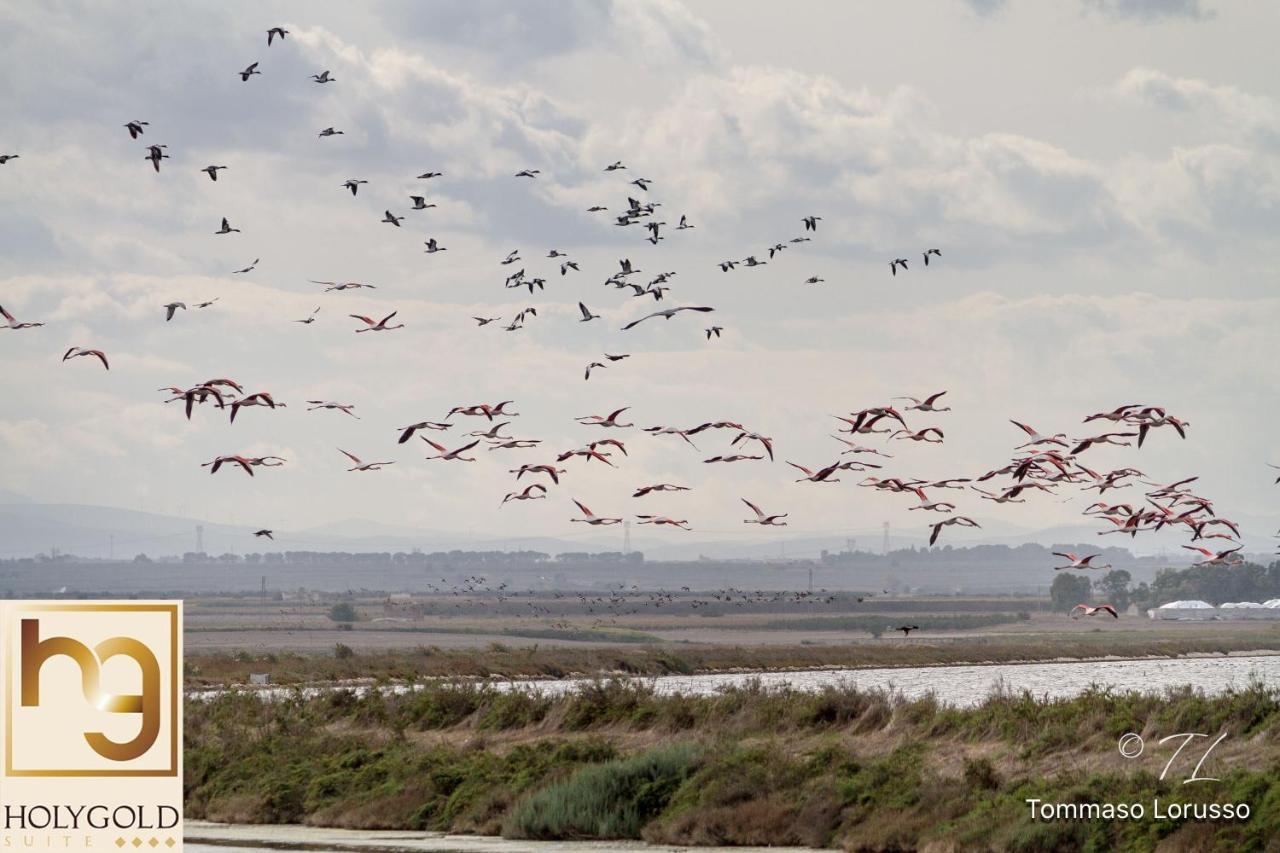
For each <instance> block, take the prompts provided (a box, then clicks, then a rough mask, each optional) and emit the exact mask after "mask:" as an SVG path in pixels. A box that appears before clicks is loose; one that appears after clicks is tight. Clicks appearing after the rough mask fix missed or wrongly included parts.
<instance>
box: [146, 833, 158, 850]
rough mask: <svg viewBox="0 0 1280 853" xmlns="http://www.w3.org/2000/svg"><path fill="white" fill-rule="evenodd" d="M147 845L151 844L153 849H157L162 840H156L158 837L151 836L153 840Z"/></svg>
mask: <svg viewBox="0 0 1280 853" xmlns="http://www.w3.org/2000/svg"><path fill="white" fill-rule="evenodd" d="M147 843H148V844H150V845H151V846H152V847H155V846H156V845H157V844H159V843H160V839H159V838H156V837H155V836H154V835H153V836H151V840H150V841H148V842H147Z"/></svg>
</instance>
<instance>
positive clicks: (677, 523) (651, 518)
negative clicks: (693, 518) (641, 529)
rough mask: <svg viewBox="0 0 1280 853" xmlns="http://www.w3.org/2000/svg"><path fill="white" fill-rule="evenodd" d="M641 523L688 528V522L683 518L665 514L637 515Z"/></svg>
mask: <svg viewBox="0 0 1280 853" xmlns="http://www.w3.org/2000/svg"><path fill="white" fill-rule="evenodd" d="M636 518H638V519H640V523H641V524H656V525H658V526H660V527H661V526H667V527H679V528H680V529H681V530H689V529H690V528H689V522H688V521H686V520H685V519H683V518H682V519H678V520H677V519H674V518H667V517H666V516H665V515H637V516H636Z"/></svg>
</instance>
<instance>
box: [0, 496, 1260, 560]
mask: <svg viewBox="0 0 1280 853" xmlns="http://www.w3.org/2000/svg"><path fill="white" fill-rule="evenodd" d="M979 520H980V521H981V523H982V525H983V529H982V530H979V531H948V534H947V538H946V541H947V542H948V543H949V544H952V545H975V544H982V543H986V544H1000V545H1009V546H1017V545H1022V544H1026V543H1035V544H1041V545H1054V544H1059V543H1076V542H1093V541H1097V542H1098V543H1099V547H1104V546H1119V547H1129V548H1133V545H1134V544H1135V543H1131V542H1129V541H1128V540H1124V539H1121V538H1120V537H1114V536H1113V537H1105V538H1104V539H1097V532H1098V528H1097V526H1096V525H1088V524H1079V525H1063V526H1057V527H1050V528H1045V529H1040V530H1027V529H1024V528H1019V527H1017V526H1014V525H1009V524H1006V523H1004V522H1001V521H999V520H997V519H991V518H980V519H979ZM1239 520H1240V522H1241V523H1242V524H1243V525H1245V530H1246V537H1245V546H1246V547H1245V550H1246V551H1247V552H1249V553H1253V554H1260V555H1267V554H1270V553H1271V552H1272V551H1273V550H1274V545H1273V543H1272V542H1271V541H1270V540H1268V539H1267V538H1266V536H1265V535H1264V536H1251V535H1248V533H1250V532H1252V531H1257V530H1265V531H1267V532H1268V533H1269V532H1270V530H1271V527H1272V526H1273V523H1272V522H1271V521H1269V520H1264V519H1260V518H1259V519H1250V518H1240V519H1239ZM197 526H201V527H203V532H202V534H201V538H202V540H203V548H204V551H205V553H208V554H221V553H225V552H235V553H246V552H252V551H286V550H294V551H410V550H413V549H415V548H417V549H420V550H423V551H446V550H454V549H457V550H467V551H488V550H494V551H516V550H532V551H542V552H546V553H551V554H558V553H563V552H572V551H619V550H621V549H622V541H623V537H622V533H621V531H618V530H616V529H611V530H610V531H609V532H608V533H599V534H595V533H592V534H588V535H583V536H582V537H581V538H573V539H567V538H565V539H562V538H557V537H554V536H508V537H497V536H483V535H474V536H468V535H460V534H455V533H449V532H447V531H438V530H416V529H413V528H410V527H406V526H404V525H396V524H387V523H384V522H380V521H374V520H369V519H361V518H353V519H347V520H344V521H340V522H337V523H334V524H328V525H324V526H323V527H313V528H307V529H302V530H296V531H288V530H278V531H276V541H275V542H274V543H272V542H269V541H267V540H264V539H255V538H254V537H253V535H252V534H253V528H250V527H246V526H238V525H228V524H215V523H211V522H205V521H201V520H199V519H195V518H187V517H181V516H172V515H162V514H158V513H151V512H141V511H138V510H129V509H120V508H115V507H104V506H92V505H85V504H42V503H35V502H32V501H29V500H26V499H24V498H22V497H21V496H20V495H16V494H14V493H12V492H7V491H3V490H0V557H6V558H8V557H23V556H30V555H33V554H36V553H46V554H47V553H49V552H50V551H51V549H56V550H57V551H58V552H60V553H64V554H74V555H76V556H81V557H99V558H105V557H110V556H112V555H114V556H115V557H116V558H117V559H119V558H130V557H133V556H134V555H135V554H139V553H145V554H147V555H148V556H151V557H153V558H154V557H159V556H170V555H181V554H183V553H184V552H187V551H195V550H196V545H197V542H196V537H197V533H196V528H197ZM926 533H927V530H926V528H924V527H923V526H921V528H920V530H919V531H915V530H912V531H911V532H909V533H901V532H894V533H893V534H892V535H891V537H890V542H889V544H890V548H906V547H915V546H923V545H925V543H926ZM849 539H855V540H856V542H857V546H858V547H859V549H860V550H864V551H879V550H880V548H881V545H882V541H883V531H882V530H880V529H878V528H873V529H868V530H865V531H856V532H853V533H850V534H847V535H840V536H803V535H801V536H794V537H787V536H780V537H778V538H774V539H768V540H758V539H753V540H751V541H742V540H737V539H716V538H712V537H708V538H702V537H699V536H698V534H697V532H696V531H695V532H693V533H691V534H688V535H682V536H681V537H679V538H678V539H677V538H676V537H674V536H663V537H662V538H659V537H657V536H654V535H652V534H650V533H649V532H648V531H646V530H644V529H643V528H640V529H636V528H635V527H633V528H632V534H631V540H632V548H633V549H634V550H638V551H642V552H644V554H645V556H646V558H648V559H652V560H688V559H697V558H699V557H707V558H715V559H762V558H773V557H782V556H785V557H791V558H796V557H816V556H818V555H819V554H820V553H821V552H822V551H823V550H826V551H833V552H838V551H843V550H845V549H846V547H847V544H848V540H849ZM1182 541H1184V540H1181V539H1180V538H1170V539H1162V540H1160V541H1159V543H1158V544H1157V542H1156V540H1153V539H1139V540H1138V541H1137V543H1136V545H1137V548H1136V549H1135V550H1136V552H1137V553H1140V554H1152V553H1158V552H1159V551H1160V550H1161V549H1160V547H1159V546H1160V545H1164V546H1165V547H1164V550H1165V551H1166V552H1167V553H1168V556H1169V558H1170V562H1171V563H1182V562H1187V561H1188V558H1189V557H1190V552H1182V551H1181V549H1180V548H1178V545H1179V544H1180V543H1181V542H1182ZM1215 542H1219V543H1220V540H1215Z"/></svg>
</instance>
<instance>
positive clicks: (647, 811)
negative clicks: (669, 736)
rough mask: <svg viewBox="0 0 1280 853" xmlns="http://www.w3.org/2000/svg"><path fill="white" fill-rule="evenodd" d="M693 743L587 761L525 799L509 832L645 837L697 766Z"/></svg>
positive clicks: (509, 823) (554, 836)
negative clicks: (587, 764) (645, 831)
mask: <svg viewBox="0 0 1280 853" xmlns="http://www.w3.org/2000/svg"><path fill="white" fill-rule="evenodd" d="M696 759H697V752H696V751H695V750H694V748H693V747H692V746H690V745H688V744H676V745H674V746H666V747H659V748H657V749H653V750H650V751H649V752H645V753H642V754H640V755H637V756H633V757H631V758H625V759H622V760H615V761H609V762H606V763H604V764H599V765H595V766H590V767H584V768H582V769H581V770H579V771H577V772H576V773H574V774H573V775H572V776H570V777H569V778H568V779H566V780H565V781H563V782H560V783H557V784H552V785H550V786H548V787H546V788H543V789H542V790H541V791H538V792H537V793H535V794H534V795H533V796H531V797H529V798H528V799H526V800H524V801H523V802H522V803H520V804H519V805H518V806H517V807H516V809H515V810H514V811H513V812H512V813H511V816H510V817H509V818H508V820H507V822H506V825H505V826H504V827H503V835H505V836H507V837H509V838H534V839H569V838H637V839H638V838H639V837H640V830H641V829H642V828H643V827H644V825H645V824H646V823H648V822H649V821H650V820H652V819H653V818H654V817H656V816H657V815H658V814H659V813H660V812H661V811H662V810H663V809H664V808H666V805H667V803H668V802H669V801H670V800H671V797H672V795H673V794H675V792H676V789H677V788H679V787H680V785H681V783H682V782H684V780H685V779H687V778H688V777H689V775H690V774H691V773H692V772H693V766H694V762H695V761H696Z"/></svg>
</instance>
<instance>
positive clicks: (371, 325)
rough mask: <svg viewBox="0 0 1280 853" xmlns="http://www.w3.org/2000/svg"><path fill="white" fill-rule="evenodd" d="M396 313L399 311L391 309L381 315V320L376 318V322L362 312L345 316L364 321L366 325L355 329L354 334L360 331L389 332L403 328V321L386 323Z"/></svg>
mask: <svg viewBox="0 0 1280 853" xmlns="http://www.w3.org/2000/svg"><path fill="white" fill-rule="evenodd" d="M397 313H399V312H397V311H392V312H391V313H390V314H388V315H387V316H385V317H383V318H382V319H381V320H378V321H377V322H376V323H375V322H374V320H373V318H372V317H365V316H364V315H362V314H348V315H347V316H348V317H350V318H351V319H353V320H359V321H360V322H362V323H364V324H365V326H367V327H368V328H365V329H356V334H357V335H358V334H360V333H361V332H390V331H391V330H393V329H403V328H404V323H399V324H397V325H395V326H388V325H387V321H388V320H390V319H391V318H392V317H394V316H396V314H397Z"/></svg>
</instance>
